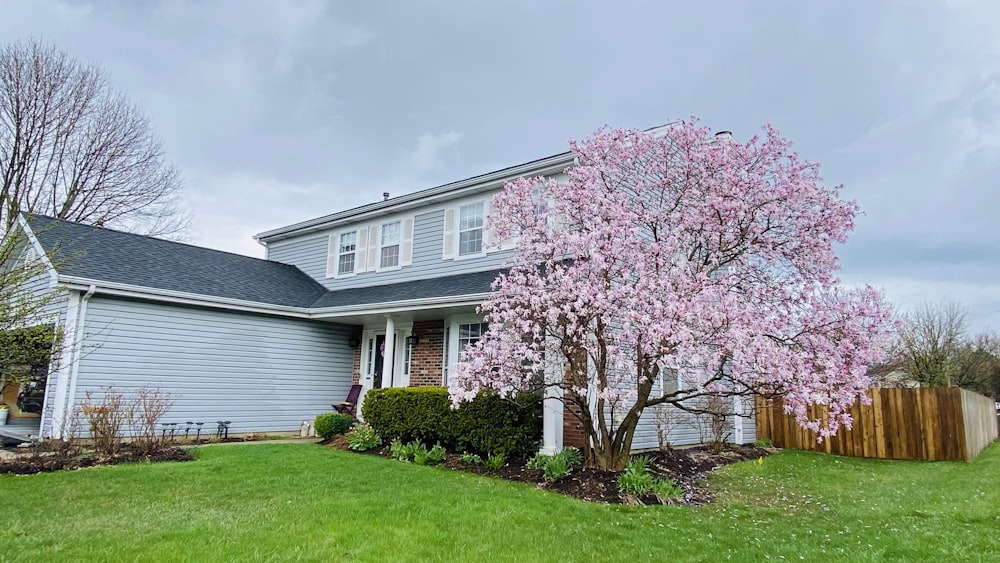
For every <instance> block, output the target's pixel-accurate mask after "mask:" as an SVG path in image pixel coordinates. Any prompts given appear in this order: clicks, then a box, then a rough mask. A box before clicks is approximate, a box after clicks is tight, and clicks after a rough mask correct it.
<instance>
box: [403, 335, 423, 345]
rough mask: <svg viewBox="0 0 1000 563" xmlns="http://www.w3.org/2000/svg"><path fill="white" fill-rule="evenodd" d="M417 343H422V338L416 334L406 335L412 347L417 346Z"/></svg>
mask: <svg viewBox="0 0 1000 563" xmlns="http://www.w3.org/2000/svg"><path fill="white" fill-rule="evenodd" d="M417 344H420V338H418V337H416V336H407V337H406V345H407V346H409V347H410V348H415V347H416V346H417Z"/></svg>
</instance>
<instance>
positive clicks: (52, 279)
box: [17, 213, 59, 288]
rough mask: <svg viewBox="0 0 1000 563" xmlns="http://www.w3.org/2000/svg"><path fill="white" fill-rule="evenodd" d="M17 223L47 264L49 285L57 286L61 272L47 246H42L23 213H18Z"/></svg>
mask: <svg viewBox="0 0 1000 563" xmlns="http://www.w3.org/2000/svg"><path fill="white" fill-rule="evenodd" d="M17 223H18V224H19V225H21V230H22V231H24V234H25V235H26V236H27V237H28V242H29V243H30V244H31V247H32V248H34V249H35V252H36V253H37V254H38V256H39V257H41V259H42V262H43V263H44V264H45V268H46V270H47V271H48V273H49V287H50V288H51V287H55V286H56V283H58V282H59V273H58V272H56V268H55V266H53V265H52V261H51V260H49V255H48V254H47V253H46V252H45V248H44V247H42V243H41V242H39V241H38V237H36V236H35V232H34V231H32V230H31V226H30V225H28V221H27V220H26V219H25V218H24V214H23V213H18V215H17Z"/></svg>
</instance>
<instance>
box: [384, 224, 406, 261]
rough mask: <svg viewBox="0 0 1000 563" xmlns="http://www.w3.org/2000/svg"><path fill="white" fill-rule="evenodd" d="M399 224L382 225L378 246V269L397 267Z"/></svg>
mask: <svg viewBox="0 0 1000 563" xmlns="http://www.w3.org/2000/svg"><path fill="white" fill-rule="evenodd" d="M400 232H401V229H400V222H399V221H394V222H392V223H383V224H382V240H381V243H380V244H379V255H380V256H381V258H379V268H395V267H397V266H399V241H400Z"/></svg>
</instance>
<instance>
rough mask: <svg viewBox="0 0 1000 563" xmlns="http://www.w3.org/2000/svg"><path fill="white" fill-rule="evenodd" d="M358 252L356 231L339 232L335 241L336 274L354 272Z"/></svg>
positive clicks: (342, 274)
mask: <svg viewBox="0 0 1000 563" xmlns="http://www.w3.org/2000/svg"><path fill="white" fill-rule="evenodd" d="M357 254H358V232H357V231H350V232H347V233H341V234H340V240H339V241H338V243H337V275H338V276H344V275H348V274H353V273H354V267H355V265H356V264H357V258H358V257H357Z"/></svg>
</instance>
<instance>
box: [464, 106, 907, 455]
mask: <svg viewBox="0 0 1000 563" xmlns="http://www.w3.org/2000/svg"><path fill="white" fill-rule="evenodd" d="M570 147H571V149H572V151H573V152H574V153H575V154H576V156H577V159H578V163H577V164H576V165H575V166H573V167H572V168H571V169H569V170H568V171H567V174H568V180H567V179H564V180H562V181H556V180H552V179H549V180H543V179H540V178H524V179H519V180H516V181H513V182H510V183H508V184H507V185H506V186H505V188H504V189H503V190H502V191H501V192H500V193H499V194H498V195H497V196H496V197H495V198H494V200H493V212H492V214H491V215H490V218H489V224H490V227H491V228H492V229H493V230H494V232H495V234H496V236H497V237H498V238H499V239H506V238H509V237H517V239H518V252H517V255H516V258H515V259H514V262H513V264H512V267H511V269H510V271H509V273H507V274H504V275H501V276H499V277H498V278H497V280H496V281H495V283H494V285H493V292H492V294H491V295H490V297H489V298H488V299H487V300H486V302H485V304H484V305H483V306H482V308H481V312H482V313H483V314H484V315H485V317H486V320H487V321H488V322H489V330H488V333H487V335H486V338H484V339H483V340H481V341H480V342H479V343H478V344H477V345H476V346H475V347H473V348H471V349H470V350H469V351H468V352H467V353H466V354H465V356H464V361H463V362H461V363H460V364H459V365H458V366H457V367H456V369H455V372H454V374H453V376H452V377H451V378H450V387H451V394H452V398H453V400H454V401H455V402H456V403H458V402H460V401H462V400H466V399H470V398H471V397H473V396H475V394H476V393H477V392H478V391H480V390H481V389H484V388H490V389H495V390H497V391H499V392H500V393H501V394H504V395H513V394H516V393H518V392H523V391H536V392H537V391H541V390H545V389H548V391H549V392H548V395H549V396H550V397H556V398H557V399H558V400H562V401H563V402H564V403H566V404H567V405H569V406H570V407H571V408H570V409H569V412H572V413H574V414H575V415H577V416H579V418H580V420H581V422H582V426H583V428H585V430H586V432H587V433H588V434H589V437H590V441H591V444H592V446H593V461H594V462H595V463H596V465H597V466H598V467H601V468H607V469H620V468H623V467H624V466H625V464H626V462H627V460H628V455H629V451H630V450H631V445H632V438H633V435H634V433H635V429H636V425H637V423H638V421H639V417H640V415H642V413H643V411H644V410H645V409H646V408H648V407H652V406H655V405H660V404H668V405H674V406H676V407H677V408H679V409H682V410H687V411H689V412H697V411H698V409H699V408H700V407H699V405H704V404H705V401H704V400H703V399H704V398H709V397H710V398H715V399H716V400H715V401H714V402H715V403H716V404H718V403H720V401H718V400H717V399H718V398H723V399H729V398H735V397H749V396H753V395H766V396H773V395H781V396H783V397H784V400H785V405H786V408H787V409H788V410H789V411H790V412H794V414H795V415H796V417H797V420H798V422H799V423H800V424H801V425H803V426H804V427H807V428H810V429H812V430H815V431H817V432H818V433H819V435H820V436H828V435H831V434H833V433H834V432H836V431H837V429H838V427H839V426H840V425H841V424H846V425H850V423H851V419H850V415H849V411H848V409H849V407H850V405H851V404H852V403H853V402H854V401H855V400H856V399H857V398H858V397H862V396H863V392H864V391H865V389H866V388H867V387H868V385H869V380H868V378H867V376H866V375H865V373H866V369H867V367H868V365H869V364H872V363H875V362H878V361H880V360H881V359H882V355H883V352H882V346H881V341H882V339H883V336H884V335H885V334H886V332H887V331H888V329H889V328H891V327H890V326H889V317H890V310H889V307H887V306H886V305H885V304H884V301H883V299H882V296H881V295H880V294H879V293H878V292H876V291H875V290H873V289H871V288H867V287H866V288H863V289H852V290H848V289H843V288H840V287H839V286H838V280H837V278H836V277H835V273H836V271H837V270H838V267H839V266H838V263H837V259H836V256H835V255H834V249H833V245H834V243H838V242H841V243H842V242H844V241H845V240H846V236H847V233H848V231H850V230H851V229H852V228H853V222H854V217H855V215H856V214H857V212H858V206H857V204H856V203H855V202H853V201H844V200H842V199H840V198H839V188H838V187H833V188H831V187H826V186H824V185H822V182H821V180H820V177H819V175H818V167H817V166H816V165H815V164H812V163H809V162H805V161H802V160H800V159H799V158H798V156H797V155H796V153H794V152H792V151H791V150H790V147H791V143H790V142H789V141H787V140H785V139H783V138H782V137H781V136H780V135H779V133H778V131H777V130H775V129H774V128H773V127H770V126H767V127H765V128H764V129H763V134H762V135H760V136H755V137H753V138H752V139H750V140H749V141H747V142H746V143H745V144H741V143H738V142H736V141H734V140H732V139H731V138H729V137H723V136H715V135H712V133H711V132H710V131H709V130H708V129H707V128H705V127H702V126H700V125H698V123H697V121H694V122H692V123H676V124H673V125H670V126H667V127H666V128H665V129H663V130H660V131H656V132H643V131H638V130H607V129H605V130H601V131H599V132H598V133H596V134H595V135H594V136H593V137H591V138H589V139H587V140H585V141H582V142H571V143H570ZM734 402H735V400H724V401H721V403H722V404H726V405H731V404H734ZM811 404H824V405H827V407H828V411H827V412H828V413H829V416H828V417H825V418H824V419H823V420H815V419H810V418H809V416H808V415H807V409H806V407H807V406H809V405H811Z"/></svg>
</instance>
